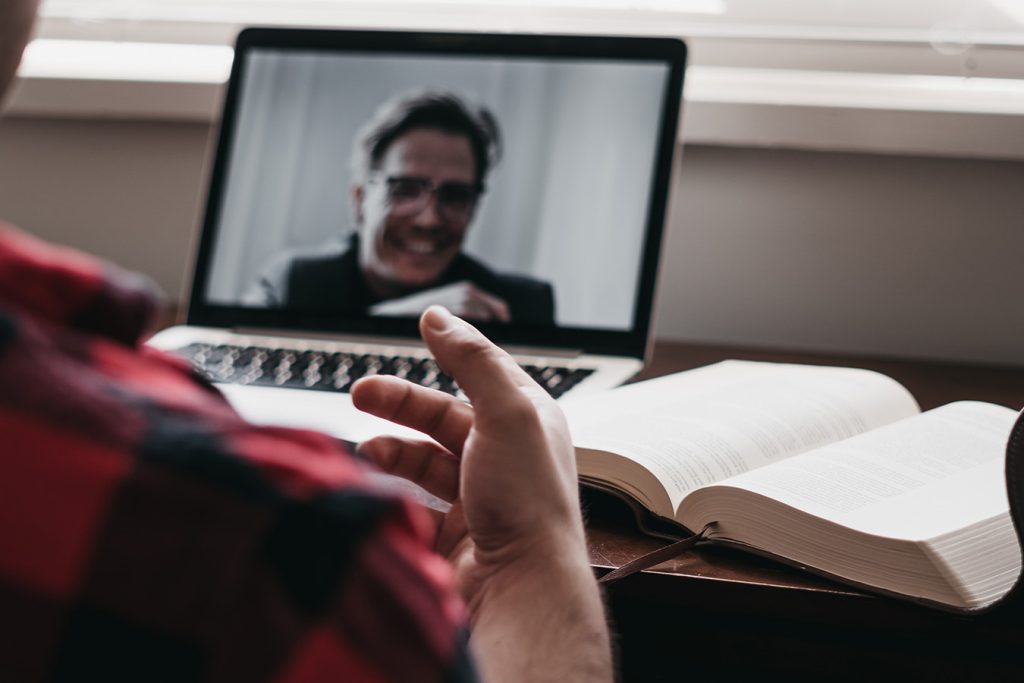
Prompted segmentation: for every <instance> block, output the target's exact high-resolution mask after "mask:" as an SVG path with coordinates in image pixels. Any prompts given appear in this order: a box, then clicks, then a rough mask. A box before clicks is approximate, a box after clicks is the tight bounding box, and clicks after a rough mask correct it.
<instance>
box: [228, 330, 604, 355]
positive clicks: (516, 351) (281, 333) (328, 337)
mask: <svg viewBox="0 0 1024 683" xmlns="http://www.w3.org/2000/svg"><path fill="white" fill-rule="evenodd" d="M231 331H232V332H233V333H234V334H239V335H243V336H247V337H279V338H285V339H303V340H305V339H319V340H322V341H326V342H341V343H349V344H364V345H365V344H369V345H380V346H403V347H408V348H416V349H422V348H423V342H422V341H420V340H419V339H410V338H408V337H385V336H369V335H346V334H329V333H323V332H321V333H316V332H296V331H295V330H268V329H267V328H258V329H257V328H248V327H234V328H231ZM502 348H503V349H505V350H506V351H508V352H509V353H510V354H512V355H518V356H541V357H547V358H579V357H580V356H582V355H583V353H584V352H583V351H582V350H581V349H555V348H551V347H539V346H504V345H503V346H502Z"/></svg>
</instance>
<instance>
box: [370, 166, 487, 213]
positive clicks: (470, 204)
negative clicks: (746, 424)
mask: <svg viewBox="0 0 1024 683" xmlns="http://www.w3.org/2000/svg"><path fill="white" fill-rule="evenodd" d="M380 180H383V181H384V183H385V184H386V185H387V196H388V205H389V206H390V208H391V211H392V213H394V214H395V215H396V216H412V215H415V214H417V213H419V212H420V211H423V209H425V208H427V204H428V203H429V202H430V198H431V196H434V197H436V198H437V213H438V215H440V216H441V218H442V219H444V220H446V221H450V222H453V223H457V222H465V221H468V220H469V219H470V217H471V216H472V215H473V209H475V208H476V203H477V201H478V200H479V199H480V195H481V194H482V193H483V187H482V186H480V185H479V184H474V183H460V182H449V183H441V184H440V185H435V184H434V183H433V182H431V181H430V180H428V179H426V178H417V177H414V176H389V177H387V178H383V179H382V178H380V177H379V176H378V177H375V178H370V182H374V181H380Z"/></svg>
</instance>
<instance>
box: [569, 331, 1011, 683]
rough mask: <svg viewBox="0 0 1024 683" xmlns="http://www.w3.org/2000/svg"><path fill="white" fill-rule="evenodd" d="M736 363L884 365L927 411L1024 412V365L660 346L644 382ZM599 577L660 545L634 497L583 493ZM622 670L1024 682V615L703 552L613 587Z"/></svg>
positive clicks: (670, 675)
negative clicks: (882, 592)
mask: <svg viewBox="0 0 1024 683" xmlns="http://www.w3.org/2000/svg"><path fill="white" fill-rule="evenodd" d="M727 358H740V359H746V360H767V361H782V362H795V363H808V364H822V365H841V366H847V367H862V368H868V369H872V370H878V371H880V372H883V373H885V374H886V375H888V376H890V377H892V378H893V379H895V380H897V381H899V382H900V383H902V384H903V385H904V386H906V387H907V389H909V390H910V392H911V393H912V394H913V395H914V396H915V397H916V398H917V400H918V402H919V403H920V405H921V408H922V409H925V410H927V409H929V408H933V407H936V406H939V405H942V404H944V403H949V402H951V401H955V400H961V399H978V400H984V401H991V402H993V403H999V404H1002V405H1006V406H1009V407H1011V408H1014V409H1020V408H1021V407H1024V368H1002V367H991V366H970V365H959V364H948V363H935V362H915V361H897V360H887V359H871V358H863V357H857V358H854V357H843V356H827V355H819V354H809V353H772V352H765V351H754V350H749V349H740V348H721V347H710V346H699V345H690V344H668V343H664V344H659V345H658V346H657V347H656V349H655V355H654V358H653V362H652V363H651V364H650V365H649V367H648V368H647V369H646V370H645V372H644V373H643V375H642V376H641V378H647V377H655V376H659V375H663V374H667V373H669V372H676V371H680V370H685V369H690V368H694V367H699V366H702V365H707V364H709V363H714V362H717V361H719V360H724V359H727ZM584 505H585V507H586V510H587V517H588V522H587V526H588V534H589V538H590V544H591V561H592V563H593V564H594V566H595V568H597V569H596V570H597V571H598V572H599V573H603V572H604V571H607V569H608V568H614V567H618V566H621V565H622V564H625V563H626V562H628V561H629V560H631V559H633V558H635V557H637V556H639V555H640V554H642V553H645V552H648V551H650V550H653V549H655V548H658V547H660V546H661V545H663V542H662V541H658V540H656V539H650V538H646V537H644V536H642V535H641V534H640V533H639V532H638V531H637V529H636V527H635V526H634V524H633V523H632V519H631V513H630V511H629V509H628V508H627V507H625V505H624V504H622V503H620V502H618V501H616V500H614V499H612V498H610V497H604V496H601V495H600V494H595V493H592V492H585V493H584ZM607 596H608V601H609V605H610V608H611V613H612V618H613V622H614V626H615V628H616V631H617V633H618V642H619V648H620V660H621V667H622V671H623V679H624V680H626V681H633V680H636V681H659V680H663V681H675V680H682V679H684V678H686V677H688V676H687V672H689V677H692V678H694V679H696V678H697V677H699V676H710V677H711V678H712V680H720V679H722V678H723V677H725V675H726V674H727V673H728V674H736V675H750V674H756V675H758V676H761V677H764V676H765V675H767V676H769V677H774V676H779V677H782V676H785V677H787V678H792V677H798V678H799V677H815V678H819V677H821V678H827V679H829V680H835V679H857V680H863V679H867V678H870V679H874V680H877V679H878V678H890V677H891V678H895V677H900V678H904V679H908V680H909V679H913V680H947V679H953V678H962V677H964V676H971V677H972V678H978V679H980V680H989V679H990V678H991V679H992V680H995V677H996V676H999V677H1001V678H1006V677H1010V678H1008V680H1021V679H1022V676H1024V614H1022V615H1019V618H1018V616H1017V615H1006V614H994V615H990V616H985V617H974V618H967V617H961V616H958V615H952V614H946V613H943V612H939V611H936V610H931V609H926V608H922V607H918V606H916V605H912V604H909V603H904V602H900V601H898V600H893V599H888V598H882V597H877V596H874V595H870V594H868V593H864V592H862V591H859V590H855V589H851V588H848V587H845V586H842V585H840V584H837V583H834V582H832V581H829V580H826V579H823V578H818V577H815V576H813V575H811V574H809V573H806V572H802V571H800V570H797V569H794V568H790V567H787V566H784V565H781V564H777V563H774V562H771V561H768V560H762V559H760V558H757V557H753V556H750V555H748V554H744V553H739V552H736V551H728V550H724V549H712V548H704V549H698V550H697V551H695V552H693V553H689V554H687V555H685V556H683V557H680V558H679V559H677V560H672V561H669V562H666V563H665V564H663V565H659V566H658V567H657V568H655V570H653V571H648V572H644V573H642V574H638V575H634V576H632V577H629V578H627V579H625V580H624V581H622V582H620V583H617V584H614V585H612V586H610V587H609V588H608V589H607Z"/></svg>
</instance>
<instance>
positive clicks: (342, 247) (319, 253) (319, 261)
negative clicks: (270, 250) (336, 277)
mask: <svg viewBox="0 0 1024 683" xmlns="http://www.w3.org/2000/svg"><path fill="white" fill-rule="evenodd" d="M350 252H351V247H350V246H349V245H348V244H325V245H321V246H318V247H302V248H299V249H289V250H288V251H286V252H284V253H283V254H281V255H280V256H278V257H277V258H276V259H275V260H274V261H272V262H271V263H272V267H273V266H274V265H276V266H277V267H278V268H280V269H281V270H283V271H284V272H295V271H307V270H313V271H315V270H320V269H323V268H336V267H337V266H338V265H339V264H340V263H341V262H343V261H344V260H345V259H346V258H347V257H348V256H349V254H350Z"/></svg>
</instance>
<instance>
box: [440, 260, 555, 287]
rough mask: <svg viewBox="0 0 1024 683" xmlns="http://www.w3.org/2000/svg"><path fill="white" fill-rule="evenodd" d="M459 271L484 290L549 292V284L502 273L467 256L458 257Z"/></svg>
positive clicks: (539, 280) (526, 277) (527, 276)
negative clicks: (504, 288)
mask: <svg viewBox="0 0 1024 683" xmlns="http://www.w3.org/2000/svg"><path fill="white" fill-rule="evenodd" d="M458 265H459V270H460V271H461V274H462V275H463V279H467V280H469V281H471V282H473V283H475V284H478V285H480V286H482V287H485V288H490V289H494V288H500V287H512V288H515V289H522V290H531V291H537V292H544V291H548V290H551V283H549V282H546V281H544V280H541V279H539V278H535V277H530V276H529V275H520V274H518V273H502V272H498V271H496V270H494V269H493V268H491V267H490V266H488V265H486V264H484V263H483V262H482V261H480V260H479V259H477V258H474V257H472V256H470V255H468V254H465V253H463V254H460V255H459V264H458Z"/></svg>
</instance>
